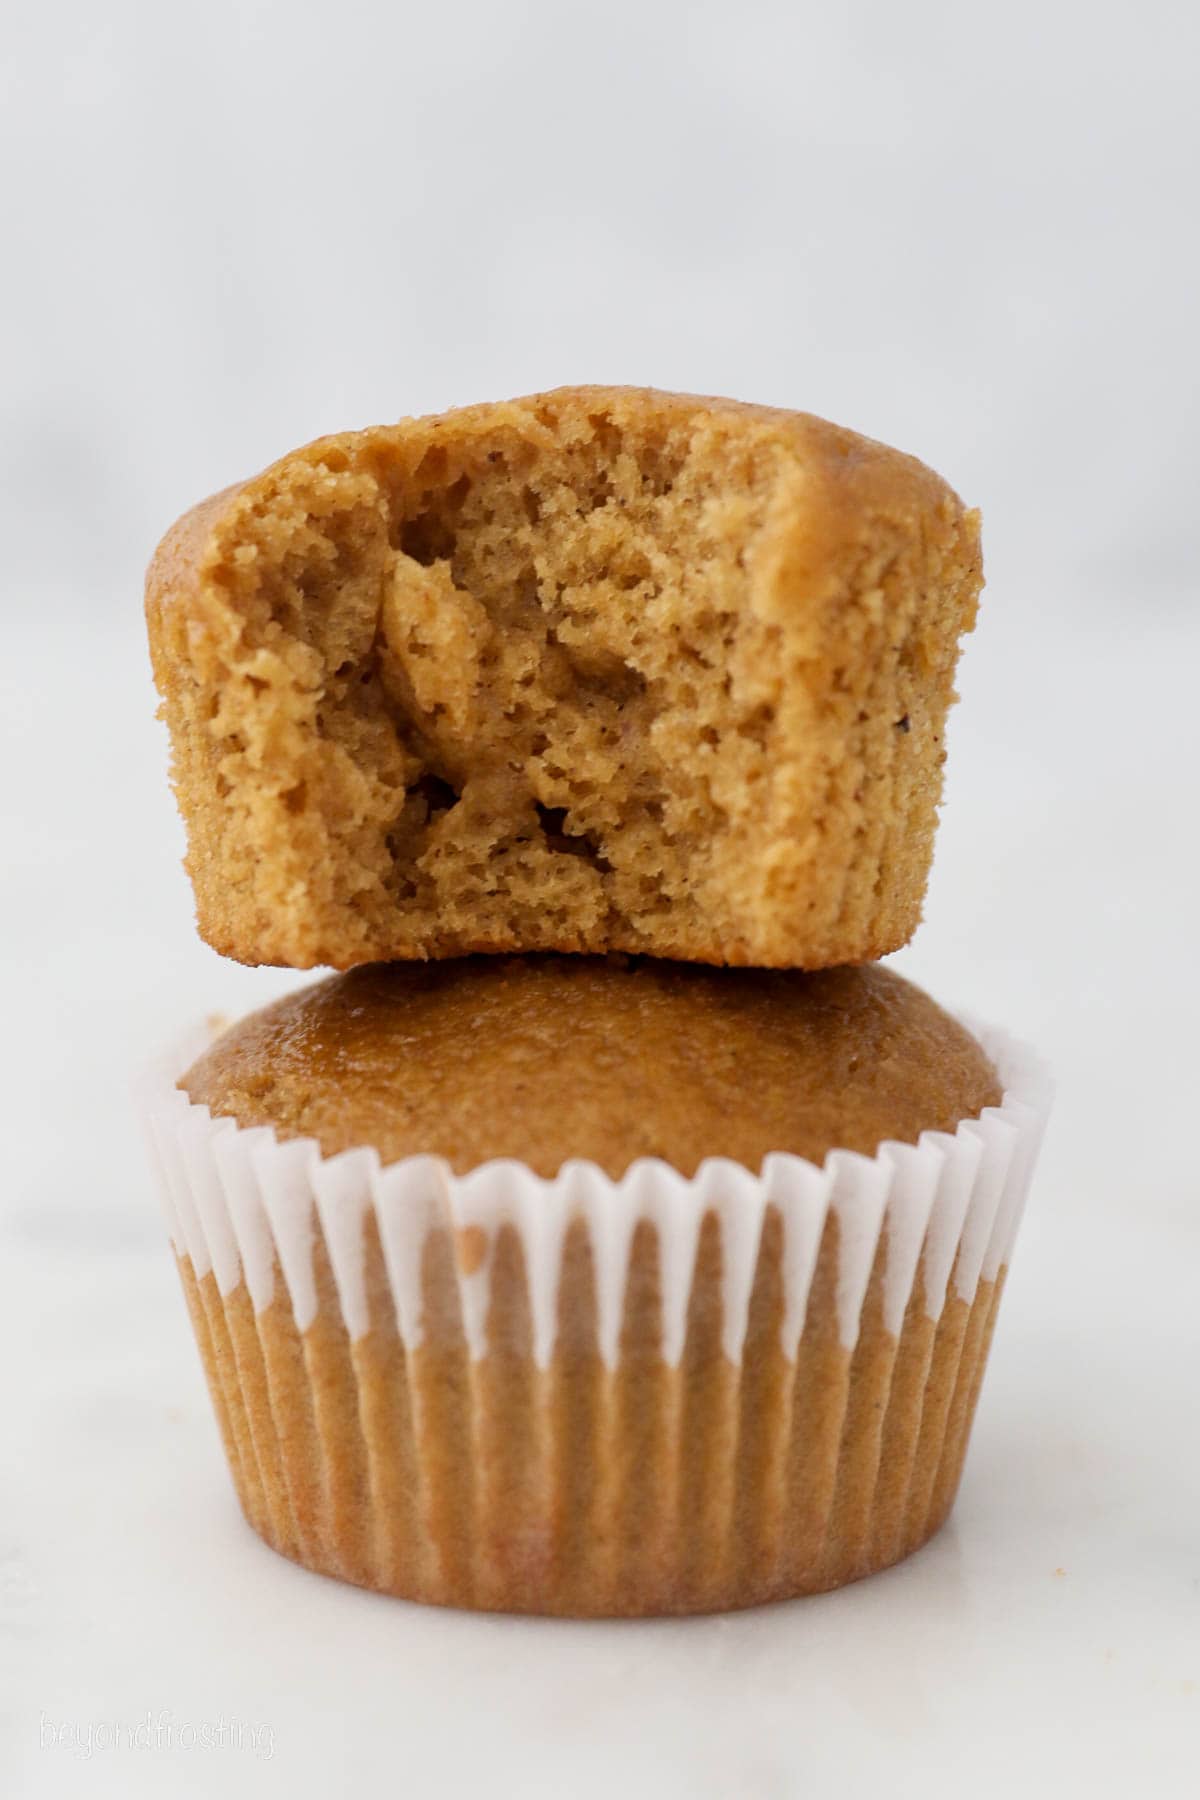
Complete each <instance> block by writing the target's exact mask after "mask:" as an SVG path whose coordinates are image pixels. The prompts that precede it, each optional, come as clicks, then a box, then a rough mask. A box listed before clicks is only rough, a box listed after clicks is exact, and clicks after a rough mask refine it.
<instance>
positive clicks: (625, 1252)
mask: <svg viewBox="0 0 1200 1800" xmlns="http://www.w3.org/2000/svg"><path fill="white" fill-rule="evenodd" d="M194 1054H195V1051H194V1049H192V1048H189V1050H187V1051H185V1052H183V1053H182V1054H181V1056H180V1057H179V1058H177V1060H176V1062H175V1065H174V1066H173V1067H172V1068H171V1069H170V1070H169V1071H167V1072H165V1073H164V1074H163V1075H162V1077H161V1078H159V1079H157V1080H156V1081H155V1082H154V1083H152V1085H151V1091H150V1094H149V1096H148V1110H149V1117H150V1123H151V1128H152V1138H153V1142H154V1145H155V1147H156V1152H157V1157H158V1161H159V1163H160V1166H161V1171H162V1175H163V1179H164V1188H165V1192H166V1194H167V1198H168V1206H169V1212H170V1216H171V1221H172V1234H173V1238H174V1243H175V1248H176V1253H177V1256H178V1259H179V1266H180V1271H181V1274H182V1277H183V1283H184V1287H185V1290H186V1293H187V1296H188V1302H189V1306H190V1309H191V1315H192V1320H193V1324H194V1326H195V1329H196V1335H197V1338H198V1341H199V1345H200V1350H201V1355H202V1357H203V1359H204V1364H205V1368H206V1371H207V1374H208V1379H209V1385H210V1388H211V1390H212V1395H213V1401H214V1405H215V1408H216V1412H217V1417H218V1420H219V1422H220V1425H221V1429H222V1434H223V1437H224V1441H225V1448H226V1452H227V1455H228V1458H229V1463H230V1468H231V1471H232V1474H233V1478H234V1483H235V1486H236V1488H237V1491H238V1496H239V1499H240V1501H241V1503H242V1506H243V1509H244V1511H245V1513H246V1516H247V1518H248V1519H249V1520H250V1522H251V1524H252V1525H253V1526H254V1527H255V1529H256V1530H257V1531H259V1532H260V1533H261V1534H262V1536H263V1537H264V1538H266V1540H267V1541H268V1542H269V1543H271V1544H272V1545H274V1546H275V1548H277V1549H278V1550H280V1551H282V1552H283V1553H284V1554H285V1555H288V1556H291V1557H293V1558H295V1559H296V1560H297V1561H299V1562H302V1563H304V1564H305V1565H307V1566H308V1567H310V1568H314V1569H318V1570H321V1571H322V1572H324V1573H327V1574H331V1575H337V1576H341V1577H343V1578H344V1579H347V1580H350V1581H354V1582H358V1583H360V1584H362V1585H364V1586H367V1587H372V1588H377V1589H381V1590H383V1591H386V1592H389V1593H393V1594H399V1595H403V1596H406V1597H409V1598H412V1599H417V1600H425V1601H433V1602H438V1603H441V1604H447V1605H458V1606H471V1607H484V1608H495V1609H505V1610H513V1611H522V1612H544V1613H563V1614H578V1615H606V1614H647V1613H682V1612H694V1611H706V1610H711V1609H718V1608H726V1607H736V1606H747V1605H752V1604H754V1603H756V1602H759V1601H765V1600H773V1599H781V1598H785V1597H787V1596H790V1595H797V1594H804V1593H811V1592H814V1591H817V1590H821V1589H826V1588H832V1587H836V1586H838V1585H840V1584H841V1583H843V1582H846V1581H850V1580H853V1579H855V1578H857V1577H858V1576H861V1575H865V1574H867V1573H869V1572H871V1571H872V1570H875V1569H879V1568H883V1567H885V1566H886V1565H887V1564H889V1563H892V1562H895V1561H896V1560H898V1559H899V1558H900V1557H902V1556H904V1555H906V1554H907V1553H908V1552H910V1551H912V1550H914V1549H916V1548H917V1547H918V1546H919V1545H920V1544H922V1543H924V1542H925V1540H926V1539H927V1538H928V1537H929V1536H930V1535H931V1533H932V1532H934V1531H935V1530H936V1529H937V1527H938V1526H939V1525H940V1524H941V1523H942V1521H943V1520H944V1519H945V1517H946V1515H947V1513H948V1511H949V1509H950V1506H951V1503H952V1501H953V1498H954V1494H955V1490H956V1488H957V1485H958V1480H959V1474H960V1471H961V1468H962V1461H963V1455H964V1452H965V1448H966V1443H967V1437H968V1434H969V1430H970V1425H971V1419H972V1416H973V1413H974V1409H975V1402H976V1398H977V1396H978V1392H979V1384H980V1379H981V1376H982V1373H983V1366H984V1362H985V1359H986V1356H987V1351H988V1345H989V1342H990V1338H991V1333H992V1327H993V1324H994V1321H995V1313H996V1306H997V1303H998V1300H999V1296H1000V1291H1001V1288H1002V1285H1003V1281H1004V1274H1005V1269H1006V1266H1007V1262H1008V1257H1009V1252H1010V1248H1011V1244H1012V1239H1013V1234H1014V1231H1015V1228H1016V1224H1017V1220H1018V1216H1019V1213H1020V1210H1021V1205H1022V1201H1023V1199H1024V1194H1025V1190H1026V1186H1027V1183H1028V1178H1029V1174H1030V1170H1031V1167H1032V1162H1033V1158H1034V1155H1035V1153H1036V1148H1037V1143H1038V1139H1039V1136H1040V1131H1041V1125H1042V1121H1043V1117H1044V1111H1045V1098H1046V1095H1045V1083H1044V1079H1043V1077H1042V1076H1041V1074H1040V1072H1039V1070H1038V1068H1037V1065H1036V1064H1035V1063H1034V1062H1033V1060H1032V1059H1031V1058H1030V1056H1029V1055H1028V1053H1027V1052H1024V1051H1022V1050H1021V1049H1019V1048H1018V1047H1017V1046H1015V1045H1013V1044H1012V1043H1011V1042H1010V1041H1009V1040H1008V1039H1006V1038H1005V1037H1003V1036H1002V1035H1000V1034H997V1033H990V1032H983V1033H980V1034H979V1036H978V1037H976V1036H975V1035H972V1033H970V1032H968V1031H967V1030H966V1029H965V1028H964V1027H963V1026H962V1025H960V1024H959V1023H957V1022H956V1021H955V1020H953V1019H952V1018H950V1017H949V1016H948V1015H947V1014H946V1013H944V1012H942V1011H941V1010H940V1009H939V1008H938V1007H937V1006H936V1005H935V1004H934V1003H933V1002H932V1001H931V1000H930V999H929V998H928V997H927V996H926V995H925V994H923V993H922V992H921V991H920V990H919V989H917V988H915V987H913V986H911V985H910V984H908V983H906V982H904V981H902V980H901V979H900V978H899V977H897V976H896V975H894V974H892V973H890V972H889V971H887V970H884V969H880V968H877V967H875V968H861V969H836V970H830V971H826V972H823V973H817V974H809V975H804V974H800V973H792V972H764V971H732V970H704V969H699V968H693V967H688V966H686V965H670V964H664V963H653V962H649V961H643V962H637V963H632V964H630V963H626V962H624V961H621V962H604V961H592V960H587V959H582V958H560V957H544V958H512V959H510V958H501V957H492V958H476V959H470V960H467V961H462V962H445V963H435V964H428V965H419V964H406V965H394V966H390V967H382V966H380V967H371V968H365V969H360V970H357V971H354V972H352V973H350V974H348V975H343V976H337V977H334V978H333V979H331V980H328V981H324V982H321V983H319V984H317V985H315V986H311V987H309V988H307V989H304V990H302V991H301V992H299V993H298V994H295V995H293V996H291V997H290V998H288V999H286V1000H283V1001H281V1002H279V1003H277V1004H276V1005H274V1006H271V1007H268V1008H266V1009H265V1010H264V1011H262V1012H259V1013H256V1014H254V1015H253V1016H252V1017H250V1018H249V1019H247V1020H245V1021H243V1022H242V1023H241V1024H240V1025H238V1026H236V1027H235V1028H233V1029H232V1030H230V1031H228V1032H226V1033H225V1035H224V1036H222V1037H220V1038H219V1039H218V1040H217V1041H216V1042H215V1043H212V1044H211V1047H209V1048H207V1049H205V1050H204V1052H203V1054H201V1055H200V1056H199V1058H198V1060H196V1061H194V1062H193V1061H191V1057H192V1055H194ZM188 1063H190V1066H188V1067H186V1072H185V1073H183V1075H182V1078H181V1079H179V1080H178V1085H175V1083H176V1078H177V1077H179V1073H180V1070H181V1069H182V1068H184V1066H185V1064H188Z"/></svg>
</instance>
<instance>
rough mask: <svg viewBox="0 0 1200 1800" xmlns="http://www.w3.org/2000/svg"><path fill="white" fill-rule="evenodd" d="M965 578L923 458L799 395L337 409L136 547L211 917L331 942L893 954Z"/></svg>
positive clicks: (192, 862)
mask: <svg viewBox="0 0 1200 1800" xmlns="http://www.w3.org/2000/svg"><path fill="white" fill-rule="evenodd" d="M981 580H982V577H981V571H980V552H979V531H978V518H977V515H976V514H975V513H973V512H969V511H967V510H966V509H964V507H963V506H962V504H961V502H960V501H959V500H958V498H957V496H956V495H955V494H954V493H953V492H952V491H951V489H950V488H949V487H947V486H946V484H945V483H944V482H943V481H942V480H940V479H939V477H938V476H936V475H934V474H933V473H932V472H931V471H930V470H929V469H927V468H925V467H924V466H923V465H922V464H921V463H919V462H917V461H916V460H915V459H913V458H912V457H908V456H904V455H901V454H900V453H899V452H897V451H894V450H890V449H887V448H885V447H884V446H883V445H880V444H876V443H873V442H871V441H870V440H869V439H867V438H863V437H859V436H857V435H856V434H855V433H853V432H850V431H845V430H842V429H840V428H838V427H837V426H834V425H830V424H827V423H825V422H824V421H822V420H820V419H815V418H812V417H810V416H808V415H806V414H803V413H792V412H783V411H777V410H772V409H769V408H766V407H756V406H746V405H740V404H737V403H735V402H732V401H727V400H710V399H698V398H696V397H693V396H685V395H676V394H662V393H657V392H653V391H651V390H646V389H636V388H590V387H582V388H564V389H560V390H558V391H557V392H554V393H549V394H542V395H535V396H533V397H531V398H528V399H523V400H515V401H511V402H505V403H502V404H496V405H484V406H473V407H467V408H464V409H462V410H460V411H456V412H451V413H446V414H443V415H440V416H437V417H433V418H425V419H408V420H405V421H403V422H402V423H400V424H398V425H392V426H381V427H377V428H374V429H371V430H367V431H360V432H354V433H349V434H346V435H343V436H339V437H331V438H325V439H322V440H320V441H319V442H317V443H315V444H312V445H310V446H309V447H308V448H306V449H303V450H298V451H296V452H294V453H293V454H291V455H289V456H286V457H284V458H283V459H282V460H281V461H280V462H277V463H275V464H274V465H273V466H272V467H271V468H269V469H268V470H267V471H266V472H265V473H264V474H261V475H259V476H256V477H255V478H254V479H253V480H250V481H247V482H245V483H243V484H242V485H240V486H238V487H234V488H230V489H227V490H226V491H225V492H224V493H222V494H219V495H217V496H216V497H215V498H214V499H212V500H209V501H207V502H206V503H205V504H204V505H202V506H200V507H198V508H197V509H196V510H195V511H193V512H191V513H189V514H188V515H187V516H186V517H185V518H184V519H182V520H181V521H180V522H179V523H178V524H177V525H176V526H175V527H174V529H173V530H172V531H171V532H170V533H169V534H168V536H167V537H166V538H165V539H164V541H163V543H162V544H161V546H160V547H159V550H158V552H157V554H156V556H155V558H154V561H153V563H152V565H151V568H150V571H149V575H148V578H147V590H146V609H147V619H148V625H149V634H150V645H151V652H152V657H153V663H154V671H155V676H156V679H157V683H158V686H159V689H160V691H161V693H162V695H163V702H164V712H165V716H166V719H167V722H168V725H169V727H170V733H171V740H172V746H173V772H174V783H175V791H176V795H177V797H178V800H179V805H180V808H181V811H182V813H183V816H184V820H185V822H186V826H187V833H188V867H189V870H190V873H191V877H192V881H193V885H194V888H195V894H196V904H197V913H198V920H199V925H200V930H201V933H202V934H203V936H204V937H205V938H206V939H207V940H208V942H209V943H210V944H212V945H213V947H214V948H215V949H217V950H219V951H221V952H222V953H224V954H225V955H228V956H233V957H236V958H238V959H239V960H241V961H243V962H247V963H279V964H289V965H292V966H294V967H297V968H311V967H316V966H319V965H324V966H328V967H332V968H335V969H347V968H350V967H353V966H356V965H358V964H362V963H365V962H372V961H389V960H394V959H420V958H426V957H443V956H454V955H459V954H463V953H469V952H476V951H528V950H560V951H584V952H593V953H596V952H604V953H607V952H609V951H613V950H617V951H629V952H639V953H641V952H645V953H651V954H655V955H658V956H669V957H677V958H682V959H686V960H690V961H694V962H706V963H730V964H738V965H757V966H763V967H801V968H810V969H811V968H820V967H826V966H830V965H833V964H839V963H857V962H863V961H867V960H870V959H873V958H876V957H878V956H881V955H883V954H884V953H886V952H888V951H891V950H895V949H897V948H899V946H900V945H902V944H903V943H905V942H906V941H907V939H908V938H909V936H910V935H911V933H912V932H913V930H914V928H915V926H916V924H917V922H918V920H919V917H920V911H921V904H922V899H923V895H924V890H925V883H926V879H927V875H928V870H929V863H930V857H931V854H932V846H933V837H934V829H935V824H936V808H937V803H938V799H939V796H940V792H941V779H942V763H943V760H944V748H943V738H944V728H945V719H946V712H947V708H948V706H949V704H950V702H951V700H952V698H953V691H952V682H953V674H954V668H955V663H956V660H957V656H958V645H959V639H960V637H961V635H962V634H963V633H964V632H965V631H967V630H969V629H970V627H971V625H972V624H973V622H974V617H975V608H976V601H977V597H978V593H979V589H980V585H981Z"/></svg>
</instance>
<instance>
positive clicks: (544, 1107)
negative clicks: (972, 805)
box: [180, 956, 1001, 1178]
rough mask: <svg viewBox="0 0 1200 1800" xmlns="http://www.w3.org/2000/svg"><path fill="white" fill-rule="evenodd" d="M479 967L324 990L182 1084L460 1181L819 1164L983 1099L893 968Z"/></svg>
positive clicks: (216, 1100)
mask: <svg viewBox="0 0 1200 1800" xmlns="http://www.w3.org/2000/svg"><path fill="white" fill-rule="evenodd" d="M618 964H619V965H626V964H627V959H624V958H621V959H616V961H615V962H614V963H608V962H605V961H602V960H601V961H595V960H592V959H590V958H589V959H582V958H572V957H560V956H541V957H513V958H508V957H476V958H473V959H469V960H467V961H464V962H456V963H429V964H411V963H410V964H392V965H379V966H376V967H371V968H364V969H358V970H354V971H352V972H351V973H349V974H346V975H338V976H333V977H331V978H330V979H328V980H326V981H322V982H318V983H316V984H314V985H312V986H310V987H307V988H304V989H302V990H301V991H300V992H299V993H297V994H292V995H289V996H288V997H287V998H285V999H283V1000H280V1001H277V1002H276V1003H275V1004H274V1005H273V1006H268V1007H265V1008H264V1009H263V1010H261V1011H259V1012H256V1013H253V1014H252V1015H251V1016H250V1017H249V1018H247V1019H244V1020H242V1021H241V1023H240V1024H238V1025H235V1026H234V1027H233V1028H232V1029H231V1030H229V1031H228V1032H226V1033H225V1035H224V1036H223V1037H221V1038H220V1039H218V1041H217V1042H216V1044H215V1045H214V1046H213V1047H212V1048H211V1049H210V1050H209V1051H207V1052H206V1054H205V1055H204V1056H202V1057H201V1058H200V1060H199V1061H198V1062H197V1063H196V1064H195V1065H194V1066H193V1067H192V1068H191V1069H190V1070H189V1071H188V1073H187V1074H186V1075H185V1076H184V1077H183V1080H182V1081H181V1082H180V1086H181V1087H182V1088H183V1089H184V1090H185V1092H186V1093H187V1094H188V1096H189V1098H190V1099H191V1100H192V1101H193V1102H195V1103H197V1104H203V1105H207V1106H208V1107H209V1109H210V1111H211V1112H212V1113H214V1114H215V1115H221V1116H228V1117H232V1118H234V1119H236V1121H237V1122H238V1124H240V1125H243V1126H255V1125H270V1126H273V1127H274V1128H275V1130H276V1133H277V1135H278V1136H279V1137H280V1138H291V1137H313V1138H315V1139H317V1141H318V1142H319V1144H320V1146H321V1149H322V1150H323V1151H324V1153H325V1154H326V1155H329V1156H333V1155H337V1154H338V1153H340V1152H341V1151H344V1150H354V1149H357V1148H360V1147H363V1146H366V1147H369V1148H372V1149H374V1150H376V1151H378V1153H379V1156H380V1159H381V1161H382V1162H383V1163H384V1164H385V1165H386V1164H388V1163H392V1162H396V1161H398V1160H399V1159H400V1158H401V1157H404V1156H410V1155H423V1154H430V1155H438V1156H442V1157H444V1158H445V1159H446V1161H447V1162H448V1163H449V1164H450V1165H451V1167H452V1168H453V1169H454V1171H455V1172H456V1173H457V1174H466V1173H468V1172H469V1171H470V1170H471V1169H473V1168H476V1167H478V1166H479V1165H480V1164H481V1163H484V1162H487V1161H490V1160H491V1159H493V1158H496V1157H513V1158H516V1159H517V1160H519V1161H521V1162H523V1163H526V1164H528V1165H529V1167H531V1168H532V1169H534V1170H535V1171H536V1172H537V1173H538V1174H541V1175H544V1176H553V1175H555V1174H557V1172H558V1170H559V1168H560V1167H561V1165H562V1164H563V1163H564V1162H566V1161H567V1160H568V1159H569V1158H571V1157H581V1158H586V1159H588V1160H590V1161H592V1162H594V1163H596V1164H597V1165H599V1166H600V1167H601V1168H603V1169H604V1170H605V1171H606V1172H607V1173H608V1174H609V1175H611V1176H613V1177H614V1178H619V1177H620V1176H621V1175H623V1174H624V1173H625V1170H626V1169H627V1168H628V1166H629V1164H630V1163H631V1162H633V1161H634V1160H635V1159H636V1158H638V1157H642V1156H654V1157H660V1158H662V1160H663V1161H664V1162H667V1163H669V1164H670V1165H671V1167H672V1168H675V1169H678V1170H679V1171H680V1173H681V1174H684V1175H687V1176H691V1175H692V1174H694V1173H695V1170H696V1169H697V1167H698V1166H699V1164H700V1163H701V1162H703V1161H704V1159H705V1158H706V1157H710V1156H723V1157H729V1158H731V1159H732V1160H733V1161H735V1162H740V1163H742V1164H743V1165H744V1166H745V1167H747V1168H748V1169H751V1170H753V1171H755V1172H757V1171H758V1169H759V1168H760V1167H761V1165H762V1162H763V1159H764V1157H766V1156H768V1155H770V1154H771V1152H773V1151H789V1152H791V1153H793V1154H795V1155H798V1156H804V1157H807V1158H808V1159H809V1160H810V1161H811V1162H814V1163H817V1164H820V1163H823V1162H824V1160H825V1157H826V1155H827V1154H828V1152H829V1151H830V1150H834V1149H845V1150H857V1151H860V1152H862V1153H863V1154H865V1155H868V1156H872V1155H874V1153H875V1151H876V1150H877V1149H878V1147H879V1145H880V1144H881V1143H882V1142H884V1141H885V1140H895V1141H899V1142H904V1143H915V1142H916V1141H917V1139H918V1138H919V1136H920V1134H921V1133H922V1132H923V1131H925V1130H932V1131H946V1132H953V1131H954V1130H956V1129H957V1126H958V1124H959V1122H960V1121H961V1120H962V1119H964V1118H975V1117H977V1116H978V1114H979V1113H980V1112H982V1110H983V1108H984V1107H986V1106H994V1105H998V1104H999V1102H1000V1099H1001V1092H1000V1086H999V1082H998V1080H997V1077H996V1073H995V1070H994V1069H993V1068H992V1065H991V1063H990V1062H989V1060H988V1058H987V1056H986V1055H985V1053H984V1051H983V1049H982V1048H981V1047H980V1045H979V1044H978V1043H977V1042H976V1040H975V1039H974V1038H973V1037H972V1036H971V1035H970V1033H969V1032H967V1031H966V1030H965V1029H964V1028H963V1027H962V1026H961V1025H959V1024H958V1023H957V1022H956V1021H955V1020H954V1019H952V1018H950V1017H949V1015H948V1014H946V1013H945V1012H943V1011H942V1009H941V1008H940V1007H939V1006H937V1005H936V1004H935V1003H934V1002H933V1001H932V1000H931V999H930V998H929V996H928V995H927V994H924V993H923V992H922V991H921V989H920V988H917V987H914V986H913V985H912V984H911V983H910V982H907V981H904V980H903V979H902V978H901V977H900V976H899V975H896V974H894V973H893V972H892V971H890V970H888V969H881V968H866V969H831V970H827V971H820V972H817V973H814V974H809V975H804V974H799V973H794V972H778V971H760V970H715V969H706V968H700V967H684V966H681V965H679V964H671V963H660V962H651V961H649V960H645V961H639V962H635V963H633V964H632V965H629V966H618Z"/></svg>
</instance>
